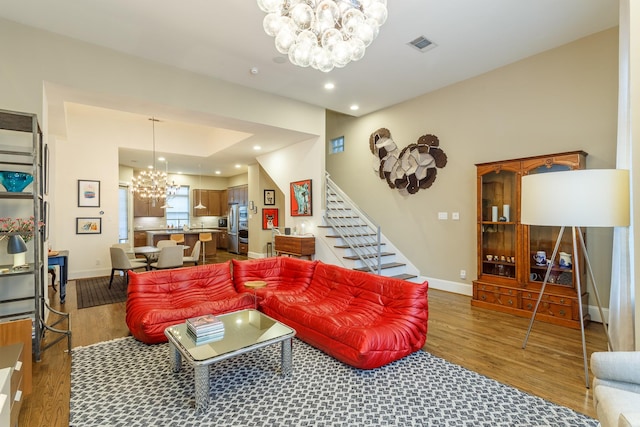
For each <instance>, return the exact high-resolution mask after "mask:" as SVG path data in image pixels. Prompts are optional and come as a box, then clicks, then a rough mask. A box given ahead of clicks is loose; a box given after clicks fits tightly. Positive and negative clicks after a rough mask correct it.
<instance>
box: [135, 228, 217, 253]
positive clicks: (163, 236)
mask: <svg viewBox="0 0 640 427" xmlns="http://www.w3.org/2000/svg"><path fill="white" fill-rule="evenodd" d="M222 230H226V229H222ZM222 230H220V229H216V228H194V229H191V230H186V231H185V230H182V229H180V228H168V229H163V230H148V231H146V233H147V245H148V246H156V245H157V243H158V241H159V240H167V239H169V237H170V236H171V235H172V234H184V245H185V246H189V247H190V248H193V245H195V243H196V241H198V239H199V235H200V233H211V234H216V233H222ZM209 246H213V247H215V246H216V245H209ZM207 255H210V251H209V250H207Z"/></svg>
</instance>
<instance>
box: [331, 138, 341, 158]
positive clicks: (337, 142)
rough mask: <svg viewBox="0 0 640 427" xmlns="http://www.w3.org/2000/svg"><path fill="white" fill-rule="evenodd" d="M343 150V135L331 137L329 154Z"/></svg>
mask: <svg viewBox="0 0 640 427" xmlns="http://www.w3.org/2000/svg"><path fill="white" fill-rule="evenodd" d="M343 151H344V136H339V137H338V138H333V139H332V140H331V148H330V150H329V154H335V153H342V152H343Z"/></svg>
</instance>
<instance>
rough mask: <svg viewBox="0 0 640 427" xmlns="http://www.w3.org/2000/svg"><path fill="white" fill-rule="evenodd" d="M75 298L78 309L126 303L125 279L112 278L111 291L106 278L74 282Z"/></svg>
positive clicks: (92, 278)
mask: <svg viewBox="0 0 640 427" xmlns="http://www.w3.org/2000/svg"><path fill="white" fill-rule="evenodd" d="M76 296H77V298H78V308H79V309H80V308H87V307H95V306H97V305H104V304H113V303H116V302H123V301H126V300H127V285H126V283H125V278H124V277H120V276H117V275H116V276H114V278H113V284H112V285H111V289H109V277H108V276H107V277H91V278H89V279H79V280H76Z"/></svg>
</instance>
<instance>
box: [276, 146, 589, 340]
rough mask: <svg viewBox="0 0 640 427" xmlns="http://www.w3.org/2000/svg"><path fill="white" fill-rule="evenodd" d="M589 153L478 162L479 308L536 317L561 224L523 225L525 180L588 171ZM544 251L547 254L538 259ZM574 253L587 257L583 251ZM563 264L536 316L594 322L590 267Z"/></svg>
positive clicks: (563, 248) (566, 247)
mask: <svg viewBox="0 0 640 427" xmlns="http://www.w3.org/2000/svg"><path fill="white" fill-rule="evenodd" d="M586 156H587V153H585V152H583V151H574V152H567V153H559V154H550V155H545V156H536V157H528V158H523V159H514V160H504V161H498V162H491V163H481V164H477V165H476V168H477V195H478V196H477V197H478V200H477V265H478V272H477V274H478V278H477V280H474V281H473V298H472V300H471V304H472V305H473V306H476V307H482V308H488V309H491V310H496V311H502V312H506V313H511V314H515V315H518V316H522V317H531V316H532V314H533V311H534V309H535V305H536V302H537V299H538V297H539V295H540V290H541V288H542V282H543V279H544V275H545V273H546V270H547V261H546V259H547V258H550V257H551V255H552V253H553V248H554V246H555V242H556V239H557V236H558V233H559V231H560V227H546V226H545V227H542V226H533V225H524V224H521V223H520V188H521V179H522V177H523V176H525V175H529V174H536V173H546V172H556V171H563V170H572V169H584V168H585V167H586ZM549 191H558V189H549ZM540 203H544V200H541V201H540ZM276 237H278V236H276ZM538 252H544V253H545V254H546V255H545V256H544V258H545V259H544V260H538V262H536V260H535V256H536V254H537V253H538ZM560 252H566V253H567V254H571V253H572V252H573V240H572V236H571V232H570V231H565V233H564V235H563V238H562V240H561V243H560V248H559V251H558V253H560ZM572 256H573V257H574V259H575V257H576V256H578V257H580V259H581V257H582V253H578V254H572ZM559 264H560V263H559V259H556V260H555V264H554V265H553V267H552V269H551V275H550V277H549V281H548V283H547V286H546V288H545V291H544V295H543V298H542V300H541V302H540V307H539V308H538V312H537V314H536V319H537V320H541V321H544V322H548V323H553V324H556V325H561V326H567V327H572V328H580V323H581V322H583V323H586V322H588V321H589V314H588V313H585V315H584V318H583V319H580V316H579V302H578V299H579V298H580V299H582V304H583V306H587V302H588V293H587V292H586V290H585V289H582V295H578V294H577V291H576V278H577V275H578V274H580V277H581V281H582V283H586V280H585V278H586V277H585V273H586V270H584V268H582V269H581V270H582V271H574V270H573V268H572V266H570V265H569V266H566V265H564V266H560V265H559ZM583 267H584V264H583Z"/></svg>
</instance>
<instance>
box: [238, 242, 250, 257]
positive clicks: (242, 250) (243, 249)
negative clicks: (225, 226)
mask: <svg viewBox="0 0 640 427" xmlns="http://www.w3.org/2000/svg"><path fill="white" fill-rule="evenodd" d="M238 253H239V254H240V255H246V254H248V253H249V245H248V244H247V243H238Z"/></svg>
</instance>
